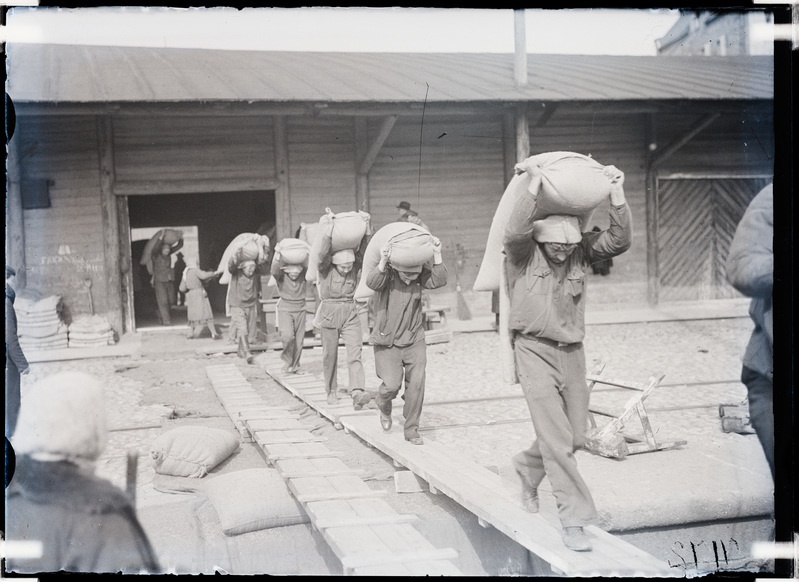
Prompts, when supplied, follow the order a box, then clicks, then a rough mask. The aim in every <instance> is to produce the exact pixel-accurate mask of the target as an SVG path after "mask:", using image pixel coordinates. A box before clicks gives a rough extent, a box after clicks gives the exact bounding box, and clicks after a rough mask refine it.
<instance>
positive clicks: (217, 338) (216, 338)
mask: <svg viewBox="0 0 799 582" xmlns="http://www.w3.org/2000/svg"><path fill="white" fill-rule="evenodd" d="M211 337H212V338H214V339H215V340H221V339H222V334H221V333H215V334H214V335H212V336H211Z"/></svg>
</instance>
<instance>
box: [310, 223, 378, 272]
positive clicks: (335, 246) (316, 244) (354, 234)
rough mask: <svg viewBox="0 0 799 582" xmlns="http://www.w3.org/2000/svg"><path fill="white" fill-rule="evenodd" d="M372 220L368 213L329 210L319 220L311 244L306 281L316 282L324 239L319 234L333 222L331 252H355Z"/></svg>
mask: <svg viewBox="0 0 799 582" xmlns="http://www.w3.org/2000/svg"><path fill="white" fill-rule="evenodd" d="M370 220H371V216H370V215H369V213H368V212H362V211H352V212H339V213H338V214H334V213H333V211H332V210H330V209H329V208H327V209H326V214H325V215H324V216H322V217H321V218H320V219H319V226H318V231H317V234H316V236H315V237H314V240H313V243H312V244H311V256H310V259H309V260H308V271H307V273H306V275H305V279H306V280H307V281H311V282H315V281H316V274H317V270H318V265H319V249H320V248H321V245H322V237H321V236H319V234H318V233H321V232H324V231H325V230H326V229H327V228H328V227H329V224H330V223H331V222H332V223H333V232H332V234H331V251H332V252H334V253H335V252H338V251H343V250H346V249H352V250H355V249H357V248H358V247H359V246H360V244H361V240H362V239H363V237H364V236H365V235H366V234H367V232H368V231H369V221H370Z"/></svg>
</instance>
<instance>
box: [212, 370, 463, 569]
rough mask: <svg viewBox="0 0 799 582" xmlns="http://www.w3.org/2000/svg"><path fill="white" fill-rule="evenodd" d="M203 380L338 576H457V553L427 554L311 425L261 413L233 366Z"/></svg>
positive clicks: (405, 520) (287, 412)
mask: <svg viewBox="0 0 799 582" xmlns="http://www.w3.org/2000/svg"><path fill="white" fill-rule="evenodd" d="M206 373H207V375H208V378H209V379H210V380H211V385H212V386H213V388H214V390H215V392H216V394H217V396H218V397H219V400H220V401H221V402H222V405H223V406H224V408H225V410H226V411H227V413H228V415H229V416H230V418H231V420H232V421H233V423H234V424H235V425H236V429H237V430H238V431H239V434H240V435H241V436H242V438H243V439H244V440H245V441H247V442H255V443H256V444H257V445H258V446H259V447H260V448H261V450H262V451H263V452H264V455H265V456H266V459H267V462H268V463H269V464H271V465H273V466H274V467H275V468H276V469H277V471H278V472H279V473H280V475H281V476H282V477H283V479H284V480H285V481H286V485H287V486H288V488H289V490H290V491H291V492H292V494H293V495H294V496H295V497H296V498H297V500H298V501H299V502H300V503H301V504H302V505H303V508H304V509H305V511H306V513H307V514H308V516H309V517H310V519H311V524H312V525H313V527H314V528H315V529H316V530H317V531H319V532H321V534H322V536H323V537H324V539H325V541H327V543H328V544H329V545H330V547H331V549H332V550H333V552H334V553H335V554H336V556H337V557H338V558H339V560H341V565H342V567H343V569H344V573H345V574H347V575H387V576H411V575H413V576H441V575H448V576H459V575H462V572H461V571H460V570H459V568H458V567H457V566H456V565H455V564H454V563H453V562H452V560H454V559H457V557H458V554H457V552H456V551H455V550H453V549H451V548H436V547H435V546H433V544H431V543H430V542H429V541H428V540H427V539H426V538H425V537H424V536H423V535H422V534H421V533H419V531H418V530H417V529H416V528H415V527H414V526H413V523H412V522H413V521H414V520H416V519H417V517H416V516H415V515H404V514H400V513H398V512H397V511H395V510H394V508H392V507H391V506H390V505H389V504H388V503H386V502H385V501H384V500H382V499H380V498H381V497H383V496H385V494H386V492H385V491H384V490H382V489H371V488H370V487H369V485H368V484H367V483H366V482H365V481H363V480H362V479H361V478H360V477H359V475H360V471H357V470H354V469H351V468H349V467H347V465H346V464H345V463H344V462H343V461H341V459H339V458H337V453H336V452H335V451H331V450H330V449H328V448H327V447H326V446H325V445H324V441H325V440H327V439H325V438H324V437H320V436H317V435H315V434H314V433H313V432H312V431H313V430H314V429H316V428H318V425H317V426H309V425H307V424H303V423H302V422H301V421H300V419H299V414H298V413H295V412H293V411H292V410H291V409H289V408H279V407H277V408H276V407H269V406H266V405H265V403H264V401H263V399H262V398H261V397H260V396H259V395H258V393H257V392H256V391H255V390H253V388H252V387H251V386H250V384H249V382H248V381H247V380H246V378H244V376H243V375H242V374H241V372H240V371H239V369H238V368H237V367H236V365H235V364H225V365H218V366H206ZM348 403H349V401H348ZM350 406H352V405H351V403H350Z"/></svg>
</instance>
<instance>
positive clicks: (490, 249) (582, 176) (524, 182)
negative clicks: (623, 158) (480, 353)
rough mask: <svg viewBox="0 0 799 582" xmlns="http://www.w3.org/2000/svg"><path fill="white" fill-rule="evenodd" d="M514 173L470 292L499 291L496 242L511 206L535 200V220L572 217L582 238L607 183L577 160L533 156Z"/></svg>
mask: <svg viewBox="0 0 799 582" xmlns="http://www.w3.org/2000/svg"><path fill="white" fill-rule="evenodd" d="M516 168H517V170H522V171H523V172H522V173H521V174H518V175H516V176H514V177H513V179H512V180H511V181H510V183H509V184H508V187H507V188H506V189H505V193H504V194H503V195H502V198H501V199H500V201H499V205H498V206H497V210H496V212H495V213H494V219H493V220H492V222H491V229H490V230H489V232H488V241H487V242H486V249H485V254H484V255H483V262H482V264H481V265H480V271H479V272H478V274H477V279H475V282H474V290H475V291H497V290H498V289H499V270H500V265H501V264H502V257H503V244H502V241H503V239H504V237H505V227H506V226H507V224H508V221H509V220H510V217H511V214H512V212H513V207H514V206H515V204H516V201H517V200H519V199H521V198H524V197H536V198H537V204H536V210H535V218H536V219H542V218H546V217H547V216H551V215H553V214H565V215H568V216H576V217H577V218H578V219H579V221H580V228H581V230H583V232H585V230H586V229H587V228H588V224H589V222H590V219H591V215H592V214H593V212H594V210H595V209H596V207H597V206H599V205H600V204H601V203H602V202H603V201H604V200H605V199H606V198H607V197H608V196H609V195H610V187H611V182H610V178H609V177H608V176H606V175H605V166H603V165H602V164H600V163H598V162H597V161H596V160H594V159H592V158H589V157H588V156H584V155H582V154H577V153H573V152H548V153H544V154H538V155H535V156H531V157H529V158H527V159H526V160H524V161H523V162H521V163H519V164H517V165H516Z"/></svg>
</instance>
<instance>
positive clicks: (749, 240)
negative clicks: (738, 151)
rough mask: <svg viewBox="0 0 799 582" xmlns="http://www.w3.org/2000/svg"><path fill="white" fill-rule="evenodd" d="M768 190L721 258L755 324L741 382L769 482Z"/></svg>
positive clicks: (770, 196)
mask: <svg viewBox="0 0 799 582" xmlns="http://www.w3.org/2000/svg"><path fill="white" fill-rule="evenodd" d="M773 241H774V189H773V185H771V184H769V185H768V186H766V187H765V188H764V189H763V190H761V191H760V193H759V194H758V195H757V196H755V198H754V199H753V200H752V202H751V203H750V204H749V207H748V208H747V209H746V212H745V213H744V216H743V218H742V219H741V222H740V223H738V228H737V229H736V230H735V236H734V237H733V239H732V243H731V244H730V254H729V255H728V256H727V279H728V280H729V281H730V284H731V285H732V286H733V287H735V288H736V289H737V290H738V291H740V292H741V293H743V294H744V295H746V296H747V297H751V298H752V302H751V303H750V305H749V316H750V317H751V318H752V321H753V322H754V324H755V329H754V330H753V331H752V336H751V338H750V339H749V344H748V345H747V346H746V351H745V352H744V357H743V370H742V372H741V382H743V383H744V384H745V385H746V389H747V392H748V398H749V418H750V422H751V423H752V427H753V428H754V429H755V432H756V433H757V438H758V439H759V440H760V444H761V445H762V447H763V452H764V453H765V455H766V460H767V461H768V464H769V467H770V468H771V476H772V477H774V408H773V377H774V356H773V348H774V318H773V309H772V304H771V293H772V290H773V288H774V242H773Z"/></svg>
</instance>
